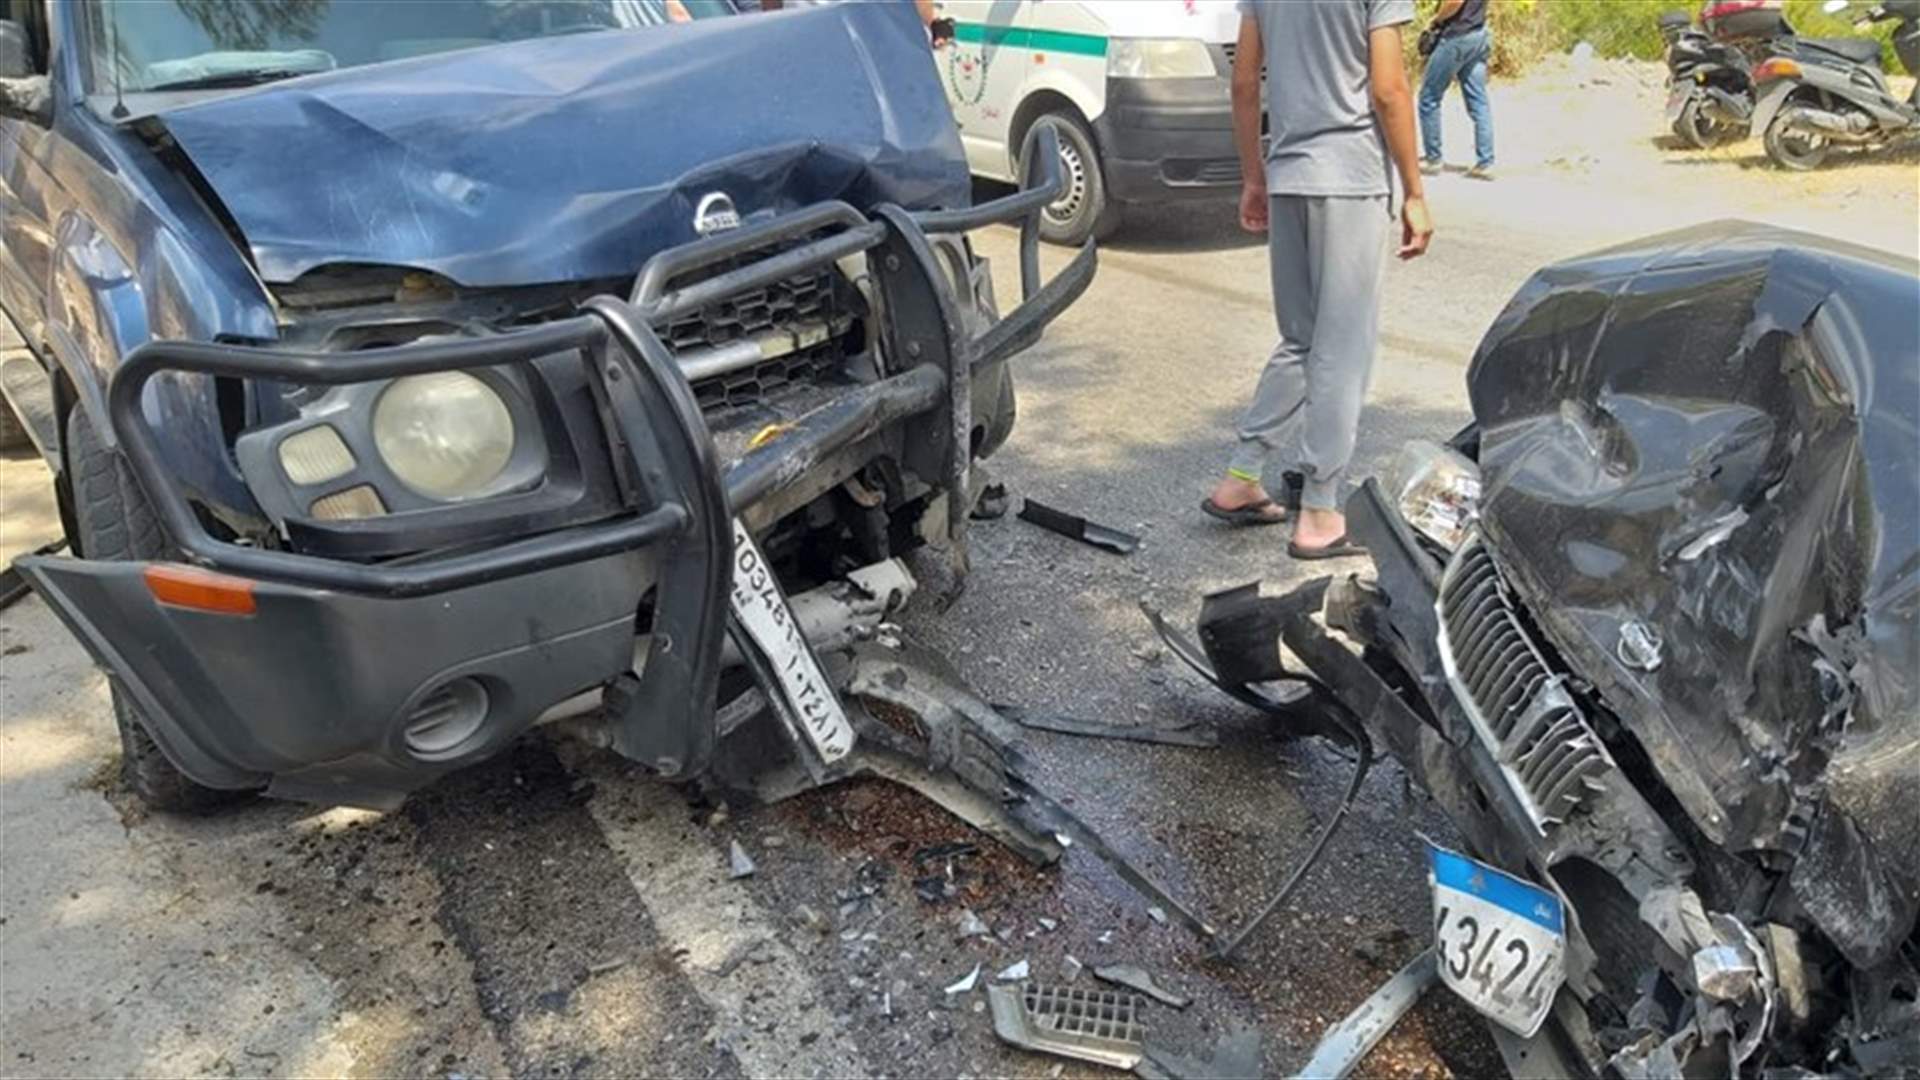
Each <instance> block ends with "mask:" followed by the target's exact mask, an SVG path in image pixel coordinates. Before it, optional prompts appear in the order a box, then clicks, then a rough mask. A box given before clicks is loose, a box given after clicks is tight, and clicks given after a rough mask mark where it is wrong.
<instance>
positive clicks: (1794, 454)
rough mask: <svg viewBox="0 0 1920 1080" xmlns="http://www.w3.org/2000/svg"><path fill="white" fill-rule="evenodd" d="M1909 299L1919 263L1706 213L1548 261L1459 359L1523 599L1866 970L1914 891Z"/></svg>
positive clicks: (1740, 843) (1912, 333) (1917, 380)
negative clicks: (1701, 221) (1709, 220)
mask: <svg viewBox="0 0 1920 1080" xmlns="http://www.w3.org/2000/svg"><path fill="white" fill-rule="evenodd" d="M1917 294H1920V267H1916V264H1915V263H1914V262H1913V261H1912V260H1910V259H1902V258H1898V257H1896V256H1893V255H1888V254H1885V253H1881V252H1877V251H1872V250H1869V249H1865V248H1856V247H1851V246H1847V245H1842V244H1838V243H1836V242H1833V241H1830V240H1825V239H1822V238H1818V237H1814V236H1808V235H1803V234H1796V233H1788V232H1781V231H1775V230H1769V229H1762V228H1759V227H1756V226H1750V225H1741V224H1733V223H1722V224H1715V225H1708V226H1702V227H1699V228H1696V229H1691V230H1687V231H1684V232H1679V233H1672V234H1668V235H1665V236H1660V237H1654V238H1651V239H1649V240H1645V241H1640V242H1638V243H1636V244H1633V245H1629V246H1625V247H1619V248H1614V249H1611V250H1607V251H1602V252H1598V253H1595V254H1593V255H1589V256H1585V257H1582V258H1578V259H1574V260H1572V261H1569V262H1566V263H1562V264H1560V265H1558V266H1554V267H1551V268H1549V269H1547V270H1543V271H1541V272H1540V273H1539V274H1537V275H1535V276H1534V278H1533V279H1532V280H1531V281H1530V282H1528V284H1527V285H1525V286H1524V287H1523V288H1522V289H1521V291H1520V293H1519V294H1518V295H1517V296H1516V297H1515V299H1514V301H1513V302H1512V303H1511V304H1510V305H1509V306H1508V308H1507V309H1506V311H1505V312H1503V313H1502V314H1501V316H1500V318H1499V319H1498V320H1496V322H1495V323H1494V326H1493V328H1492V329H1491V330H1490V331H1489V332H1488V334H1487V337H1486V339H1485V341H1484V342H1483V343H1482V345H1481V347H1480V350H1479V352H1478V353H1477V354H1476V355H1475V357H1474V361H1473V366H1472V368H1471V370H1470V371H1469V373H1468V388H1469V391H1470V393H1471V396H1472V401H1473V412H1474V416H1475V418H1476V419H1477V420H1478V422H1479V424H1480V429H1481V448H1480V464H1481V468H1482V472H1483V483H1484V495H1483V502H1482V506H1481V515H1482V525H1483V527H1484V529H1485V531H1486V532H1487V534H1488V536H1489V538H1490V539H1491V541H1492V542H1493V543H1494V545H1495V547H1494V550H1495V552H1496V553H1497V554H1498V556H1499V557H1500V560H1501V562H1502V563H1503V565H1505V566H1506V567H1508V568H1509V569H1510V570H1511V571H1512V574H1511V577H1512V580H1513V582H1514V587H1515V588H1516V589H1517V590H1519V591H1520V593H1521V594H1522V597H1523V599H1524V600H1525V601H1526V604H1527V607H1528V608H1529V610H1530V612H1531V614H1532V615H1533V617H1534V618H1535V619H1536V621H1537V622H1538V623H1539V624H1540V626H1541V629H1542V630H1544V631H1545V632H1546V635H1547V637H1548V638H1549V639H1550V640H1551V641H1552V642H1553V643H1554V645H1555V646H1556V647H1557V648H1558V649H1559V650H1560V651H1561V653H1562V654H1563V656H1564V658H1565V659H1566V660H1567V661H1568V663H1569V666H1570V667H1571V669H1572V671H1573V672H1574V673H1575V674H1576V675H1577V676H1578V677H1580V678H1582V679H1585V680H1587V681H1590V682H1591V683H1592V684H1593V685H1594V687H1595V689H1596V691H1597V693H1598V695H1599V696H1600V698H1601V699H1602V700H1603V701H1604V702H1605V704H1606V706H1607V708H1608V709H1609V710H1610V711H1611V712H1613V713H1614V714H1615V715H1616V716H1618V717H1619V719H1620V721H1621V722H1622V723H1623V724H1624V725H1625V726H1626V728H1627V729H1628V730H1629V731H1630V732H1631V733H1632V734H1633V736H1634V739H1635V740H1636V741H1637V742H1638V743H1639V744H1640V746H1641V747H1642V748H1643V749H1644V750H1645V751H1646V755H1647V758H1648V764H1649V765H1650V766H1651V768H1652V771H1653V773H1654V774H1655V775H1656V776H1657V778H1658V781H1659V783H1660V784H1662V785H1664V786H1665V787H1666V788H1667V789H1668V790H1669V791H1670V792H1671V793H1672V795H1673V797H1674V798H1675V799H1676V800H1677V801H1678V803H1679V804H1680V806H1681V807H1682V808H1684V810H1685V811H1686V813H1687V816H1688V817H1689V818H1691V820H1692V822H1693V824H1694V825H1695V826H1696V827H1697V828H1698V829H1699V830H1700V832H1701V833H1703V834H1705V835H1706V836H1707V837H1708V838H1710V839H1711V840H1712V841H1713V842H1715V843H1716V844H1719V845H1722V846H1724V847H1725V848H1726V849H1727V850H1730V851H1735V852H1741V851H1762V852H1771V853H1775V854H1776V855H1777V856H1779V857H1780V858H1781V859H1783V860H1790V861H1791V865H1792V866H1793V870H1792V878H1793V884H1794V891H1795V893H1796V895H1797V896H1798V897H1799V899H1800V901H1801V903H1803V904H1804V905H1805V907H1806V909H1807V911H1808V913H1809V914H1811V915H1812V916H1813V917H1814V919H1815V921H1817V922H1819V923H1820V924H1821V927H1822V929H1823V930H1825V931H1826V932H1827V933H1828V934H1829V936H1831V937H1832V938H1833V940H1834V941H1835V943H1836V944H1838V945H1839V946H1840V948H1841V949H1842V951H1843V952H1845V953H1846V954H1847V956H1848V959H1850V960H1851V961H1853V962H1854V963H1855V964H1857V965H1859V966H1861V967H1863V968H1864V967H1870V966H1872V965H1873V964H1874V963H1876V962H1878V961H1879V960H1881V959H1884V958H1885V957H1886V955H1888V953H1889V952H1890V950H1891V949H1893V948H1894V947H1895V945H1896V944H1897V943H1898V942H1899V941H1900V940H1902V939H1903V938H1905V937H1906V935H1907V934H1908V933H1910V932H1911V930H1912V928H1913V926H1914V918H1915V911H1916V908H1917V907H1920V865H1917V864H1916V861H1915V859H1914V858H1913V854H1912V845H1913V837H1914V836H1915V835H1916V834H1917V833H1920V468H1916V463H1915V460H1914V450H1915V447H1916V446H1920V360H1917V358H1920V324H1916V322H1915V320H1914V314H1913V313H1914V309H1915V308H1914V306H1915V301H1916V296H1917ZM1636 628H1637V629H1636ZM1650 642H1651V645H1650V644H1649V643H1650Z"/></svg>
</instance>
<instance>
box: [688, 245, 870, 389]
mask: <svg viewBox="0 0 1920 1080" xmlns="http://www.w3.org/2000/svg"><path fill="white" fill-rule="evenodd" d="M757 254H758V255H759V256H760V257H764V256H765V255H766V254H768V253H765V252H762V253H757ZM838 276H839V271H838V269H837V268H836V267H835V266H833V265H832V264H829V265H826V266H822V267H820V268H818V269H816V270H810V271H807V272H805V273H802V274H799V275H796V276H794V277H790V278H786V279H783V280H781V281H777V282H774V283H773V284H771V285H767V286H764V287H762V288H757V289H748V290H745V291H742V292H737V293H733V294H731V295H729V296H727V297H726V298H725V299H722V300H720V301H717V302H715V303H712V304H708V305H706V306H704V307H702V308H701V309H700V310H699V311H696V312H690V313H688V314H686V315H682V316H680V317H679V318H676V319H673V320H671V321H669V322H665V323H662V324H660V325H657V326H655V327H654V330H655V332H656V333H658V334H659V335H660V339H661V340H662V341H664V342H665V343H666V345H667V348H669V349H671V350H672V351H673V353H674V356H675V357H676V358H677V359H679V360H680V361H681V363H682V364H685V365H691V366H693V368H694V371H695V374H694V375H693V376H692V378H693V393H694V397H695V398H696V399H698V401H699V403H700V408H701V410H702V411H705V412H713V411H717V410H723V409H733V408H741V407H745V406H750V405H756V404H759V403H761V402H763V401H765V400H766V399H767V398H768V397H769V396H771V395H772V394H774V393H776V392H777V391H779V390H780V389H781V388H782V387H785V386H788V385H790V384H793V383H796V382H811V381H818V380H821V379H825V378H830V377H833V376H835V375H837V374H838V373H839V372H840V371H842V369H843V368H844V365H845V362H846V358H847V348H846V342H847V338H848V334H849V332H850V330H851V329H852V327H853V325H854V320H853V318H852V315H851V313H850V312H848V311H847V310H846V304H845V302H844V300H843V298H842V296H841V295H840V294H839V293H838V292H836V289H835V283H836V279H837V278H838ZM681 284H685V283H681ZM756 354H758V355H762V356H764V357H765V358H764V359H753V357H754V356H755V355H756ZM727 355H731V356H735V357H740V356H743V355H744V356H745V357H746V358H747V359H745V360H743V361H738V362H736V363H734V364H732V365H716V366H727V368H728V369H727V370H725V371H723V372H720V373H717V374H710V375H704V376H702V375H699V374H698V373H697V372H698V370H699V367H700V366H701V365H703V364H709V363H710V362H711V361H713V360H714V359H715V358H718V357H721V356H727Z"/></svg>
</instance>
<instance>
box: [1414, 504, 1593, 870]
mask: <svg viewBox="0 0 1920 1080" xmlns="http://www.w3.org/2000/svg"><path fill="white" fill-rule="evenodd" d="M1439 615H1440V655H1441V659H1442V660H1443V661H1444V662H1445V664H1446V669H1447V679H1448V681H1449V682H1450V683H1452V684H1453V689H1454V693H1455V694H1456V695H1457V696H1458V697H1459V698H1460V702H1461V704H1462V705H1464V706H1465V707H1466V712H1467V716H1468V719H1470V720H1471V721H1472V722H1473V727H1474V730H1475V731H1476V732H1477V733H1478V734H1479V736H1480V739H1481V741H1482V742H1484V743H1485V744H1486V746H1487V749H1488V750H1490V751H1491V752H1492V753H1493V756H1494V760H1496V761H1498V762H1499V763H1500V767H1501V769H1502V770H1503V771H1504V772H1505V773H1506V774H1507V777H1508V779H1509V780H1511V781H1512V782H1513V787H1514V791H1515V793H1516V794H1517V795H1518V796H1519V798H1520V802H1521V803H1522V805H1524V806H1525V807H1526V809H1527V814H1528V816H1529V817H1531V818H1532V819H1533V824H1534V827H1535V828H1537V829H1539V830H1541V831H1542V832H1545V831H1546V828H1547V826H1549V825H1552V824H1556V823H1558V822H1561V821H1565V820H1566V818H1567V815H1568V814H1570V813H1572V812H1573V810H1574V808H1575V807H1577V806H1579V805H1580V801H1581V799H1582V798H1584V797H1585V795H1586V793H1587V792H1588V791H1590V790H1599V786H1600V783H1599V777H1600V776H1601V775H1602V774H1604V773H1606V772H1607V771H1608V770H1610V769H1612V768H1613V759H1612V758H1611V757H1609V756H1608V754H1607V750H1606V747H1605V746H1603V745H1601V742H1600V739H1599V737H1598V736H1596V735H1595V734H1594V733H1593V729H1592V728H1591V727H1589V726H1588V724H1587V720H1586V717H1585V716H1583V715H1581V712H1580V708H1579V706H1578V705H1577V704H1576V703H1575V702H1574V700H1573V696H1572V695H1571V694H1569V693H1567V689H1566V686H1565V680H1566V676H1565V675H1563V674H1561V673H1559V672H1556V671H1554V670H1553V669H1552V668H1551V667H1550V666H1549V665H1548V663H1547V660H1546V657H1545V655H1544V654H1543V653H1542V652H1541V651H1540V648H1539V646H1537V645H1536V644H1535V643H1534V641H1533V638H1532V636H1531V634H1530V632H1529V630H1528V628H1527V625H1526V623H1525V622H1524V621H1523V620H1522V619H1521V618H1520V612H1519V606H1518V603H1517V601H1515V599H1514V597H1513V593H1512V590H1511V589H1510V588H1509V587H1508V585H1507V583H1506V581H1505V580H1504V579H1503V578H1502V577H1501V576H1500V569H1499V567H1498V566H1496V565H1495V564H1494V561H1493V555H1492V553H1491V552H1489V551H1488V550H1487V548H1486V545H1485V544H1484V543H1483V542H1482V541H1481V538H1480V536H1479V535H1478V534H1477V533H1476V534H1474V535H1472V536H1469V537H1468V538H1467V540H1466V542H1465V543H1463V544H1461V545H1460V551H1459V553H1458V554H1456V555H1455V556H1454V558H1453V562H1452V563H1451V564H1449V565H1448V567H1447V571H1446V575H1445V576H1444V577H1443V578H1442V579H1441V582H1440V602H1439Z"/></svg>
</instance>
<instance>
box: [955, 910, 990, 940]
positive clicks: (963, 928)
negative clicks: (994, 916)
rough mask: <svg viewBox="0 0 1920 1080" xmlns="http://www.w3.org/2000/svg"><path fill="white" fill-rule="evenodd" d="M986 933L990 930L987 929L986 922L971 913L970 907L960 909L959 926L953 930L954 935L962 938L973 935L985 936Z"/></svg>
mask: <svg viewBox="0 0 1920 1080" xmlns="http://www.w3.org/2000/svg"><path fill="white" fill-rule="evenodd" d="M988 933H990V931H989V930H988V929H987V924H986V923H984V922H982V921H981V920H980V916H978V915H975V914H974V913H973V909H972V908H961V909H960V928H959V930H958V931H956V932H955V934H954V937H956V938H960V939H962V940H964V939H966V938H973V937H986V936H987V934H988Z"/></svg>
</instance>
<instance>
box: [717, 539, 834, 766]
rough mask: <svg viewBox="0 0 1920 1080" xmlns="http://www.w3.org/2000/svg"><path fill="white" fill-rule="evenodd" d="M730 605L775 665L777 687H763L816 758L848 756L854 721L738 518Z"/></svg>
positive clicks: (770, 661) (757, 644) (765, 560)
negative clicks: (775, 695)
mask: <svg viewBox="0 0 1920 1080" xmlns="http://www.w3.org/2000/svg"><path fill="white" fill-rule="evenodd" d="M731 603H732V605H733V614H734V617H736V618H738V619H739V620H740V625H741V626H743V627H745V628H746V631H747V636H748V637H751V638H752V639H753V643H754V645H756V646H757V647H758V648H759V649H760V652H761V655H763V656H765V657H766V658H767V661H768V664H769V666H770V667H772V668H773V672H774V677H775V679H776V680H777V681H778V683H779V685H778V686H770V687H766V689H767V690H769V691H772V692H777V693H778V694H779V695H780V696H781V698H782V699H784V700H785V702H786V704H787V708H788V711H789V712H790V713H791V715H792V716H793V718H794V719H795V720H796V721H797V722H798V723H799V726H800V730H801V732H802V733H803V734H805V735H806V737H807V741H808V742H810V743H812V744H813V748H814V749H815V750H816V751H818V752H819V754H820V760H822V761H825V762H828V763H829V764H831V763H832V762H835V761H839V760H840V759H841V758H843V757H846V756H847V753H848V752H849V751H851V750H852V749H853V738H854V736H853V724H852V723H850V722H849V721H848V720H847V712H846V709H845V708H843V707H842V706H841V704H840V696H839V695H838V694H836V693H834V690H833V684H832V683H830V682H828V681H827V676H826V673H825V672H823V671H821V670H820V661H819V659H818V658H816V657H815V656H814V655H813V647H812V646H810V645H808V644H807V639H806V636H805V635H804V634H802V633H801V632H800V624H799V623H798V622H797V621H796V620H795V619H794V617H793V608H792V607H791V606H790V605H788V603H787V598H786V596H785V595H783V594H782V593H781V592H780V583H779V582H777V581H775V580H774V576H773V569H772V568H771V567H769V566H768V565H767V559H766V556H765V555H763V554H761V553H760V545H758V544H756V543H754V542H753V537H752V536H750V535H749V534H748V533H747V529H746V526H744V525H742V524H740V522H739V520H738V519H737V518H736V519H735V520H734V523H733V595H732V598H731Z"/></svg>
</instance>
